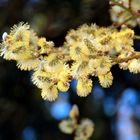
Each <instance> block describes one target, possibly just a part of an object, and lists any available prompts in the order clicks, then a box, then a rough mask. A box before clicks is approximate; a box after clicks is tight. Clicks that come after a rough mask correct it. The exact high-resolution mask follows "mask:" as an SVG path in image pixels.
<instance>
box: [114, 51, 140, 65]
mask: <svg viewBox="0 0 140 140" xmlns="http://www.w3.org/2000/svg"><path fill="white" fill-rule="evenodd" d="M138 58H140V52H135V53H133V54H132V55H130V56H128V57H126V58H117V59H116V60H115V62H116V63H123V62H128V61H129V60H132V59H138Z"/></svg>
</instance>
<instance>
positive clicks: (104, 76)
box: [1, 23, 140, 101]
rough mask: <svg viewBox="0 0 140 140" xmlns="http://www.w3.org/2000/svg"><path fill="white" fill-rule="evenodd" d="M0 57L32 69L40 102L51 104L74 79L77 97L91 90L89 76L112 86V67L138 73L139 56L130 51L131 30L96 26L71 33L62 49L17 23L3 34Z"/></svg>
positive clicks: (21, 66) (132, 34) (137, 53)
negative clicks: (46, 101) (40, 98)
mask: <svg viewBox="0 0 140 140" xmlns="http://www.w3.org/2000/svg"><path fill="white" fill-rule="evenodd" d="M2 38H3V42H2V43H1V56H3V58H4V59H6V60H15V61H16V62H17V67H18V68H20V69H21V70H29V71H30V70H33V74H32V78H31V79H32V81H33V83H34V84H35V85H36V86H37V87H38V88H40V89H41V95H42V97H43V99H45V100H49V101H54V100H55V99H57V97H58V93H59V91H62V92H66V91H67V90H68V89H69V87H70V82H71V80H73V79H75V80H77V94H78V95H79V96H81V97H85V96H87V95H88V94H89V93H91V91H92V86H93V82H92V80H91V77H93V76H96V77H98V79H99V82H100V84H101V86H102V87H105V88H107V87H109V86H110V85H112V81H113V76H112V73H111V67H112V66H113V65H115V64H118V65H119V67H120V68H121V69H124V70H126V69H129V70H130V72H134V73H138V72H140V59H139V57H140V54H139V52H135V50H134V48H133V39H134V31H133V30H131V29H129V28H125V29H121V30H120V31H118V30H117V29H114V28H113V27H99V26H97V25H95V24H91V25H86V24H84V25H82V26H80V27H79V28H78V29H76V30H73V29H72V30H70V31H69V32H68V34H67V35H66V41H65V42H64V45H63V46H60V47H54V43H53V42H52V41H46V39H45V38H44V37H41V38H39V37H38V36H37V35H36V34H35V33H34V31H33V30H31V29H30V26H29V25H28V24H24V23H19V24H18V25H14V26H13V28H11V31H10V33H9V34H7V33H4V34H3V37H2Z"/></svg>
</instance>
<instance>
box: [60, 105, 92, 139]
mask: <svg viewBox="0 0 140 140" xmlns="http://www.w3.org/2000/svg"><path fill="white" fill-rule="evenodd" d="M59 128H60V130H61V131H62V132H63V133H65V134H74V140H89V138H90V137H91V136H92V134H93V133H94V123H93V122H92V120H90V119H87V118H84V119H82V120H80V121H79V109H78V107H77V106H76V105H74V106H73V107H72V109H71V111H70V113H69V118H68V119H65V120H63V121H61V122H60V124H59Z"/></svg>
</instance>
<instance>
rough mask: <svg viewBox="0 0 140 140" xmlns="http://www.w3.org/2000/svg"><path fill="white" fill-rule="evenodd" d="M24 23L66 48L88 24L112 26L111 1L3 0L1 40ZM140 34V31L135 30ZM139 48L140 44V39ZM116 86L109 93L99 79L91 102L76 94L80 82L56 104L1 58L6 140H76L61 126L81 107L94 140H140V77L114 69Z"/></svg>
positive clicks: (0, 117)
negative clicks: (74, 31)
mask: <svg viewBox="0 0 140 140" xmlns="http://www.w3.org/2000/svg"><path fill="white" fill-rule="evenodd" d="M20 21H24V22H28V23H29V24H30V25H31V27H32V28H33V29H34V30H35V31H36V32H37V34H38V35H39V36H45V37H46V38H47V40H52V41H54V42H55V44H56V46H60V45H62V44H63V42H64V39H65V35H66V34H67V31H68V30H69V29H71V28H74V29H76V28H77V27H78V26H79V25H81V24H84V23H97V24H98V25H100V26H108V25H111V21H110V16H109V2H108V0H98V1H97V0H0V35H2V34H3V32H5V31H7V32H8V31H9V30H10V27H11V26H13V25H14V24H17V23H19V22H20ZM135 31H136V33H137V34H140V29H139V28H138V27H136V28H135ZM134 47H135V49H136V50H140V42H139V41H138V40H135V46H134ZM112 72H113V75H114V82H113V85H112V86H111V88H109V89H103V88H102V87H101V86H100V85H99V83H98V80H97V79H96V78H95V79H93V80H94V82H93V83H94V89H93V91H92V93H91V94H90V95H89V96H88V97H86V98H80V97H78V96H77V95H76V81H72V82H71V88H70V90H69V91H68V92H67V93H60V96H59V99H58V100H57V101H56V102H53V103H50V102H48V101H43V99H42V98H41V95H40V90H39V89H38V88H37V87H35V86H34V85H33V84H32V82H31V79H30V78H31V77H30V75H31V72H25V71H20V70H19V69H17V67H16V63H15V62H14V61H5V60H4V59H2V58H0V140H73V136H71V135H65V134H63V133H61V132H60V130H59V128H58V123H59V122H60V121H61V120H63V119H65V118H67V117H68V114H69V111H70V110H71V107H72V105H73V104H77V105H78V107H79V110H80V117H81V118H86V117H88V118H90V119H92V120H93V121H94V123H95V133H94V135H93V137H92V138H91V140H140V74H137V75H136V74H131V73H129V72H128V71H122V70H120V69H119V68H118V66H114V67H113V68H112Z"/></svg>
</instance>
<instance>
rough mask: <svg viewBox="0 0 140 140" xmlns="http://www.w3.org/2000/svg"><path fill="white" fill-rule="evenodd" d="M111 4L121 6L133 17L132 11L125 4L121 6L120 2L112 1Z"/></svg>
mask: <svg viewBox="0 0 140 140" xmlns="http://www.w3.org/2000/svg"><path fill="white" fill-rule="evenodd" d="M111 2H113V4H115V5H118V6H120V7H121V8H123V9H125V10H126V11H128V12H129V13H130V14H131V15H133V13H132V11H131V10H130V9H129V8H127V7H125V6H124V5H123V4H121V3H119V2H117V1H115V0H111Z"/></svg>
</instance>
